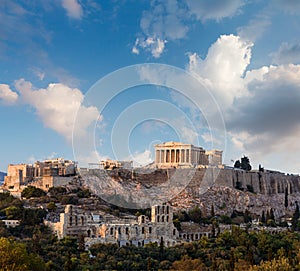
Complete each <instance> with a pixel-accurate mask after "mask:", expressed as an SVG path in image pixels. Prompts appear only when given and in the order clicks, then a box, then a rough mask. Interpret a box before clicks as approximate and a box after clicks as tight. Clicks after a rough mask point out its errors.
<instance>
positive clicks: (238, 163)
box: [233, 160, 241, 168]
mask: <svg viewBox="0 0 300 271" xmlns="http://www.w3.org/2000/svg"><path fill="white" fill-rule="evenodd" d="M233 167H235V168H241V162H240V160H236V161H235V163H234V166H233Z"/></svg>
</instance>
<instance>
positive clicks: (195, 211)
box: [188, 205, 202, 223]
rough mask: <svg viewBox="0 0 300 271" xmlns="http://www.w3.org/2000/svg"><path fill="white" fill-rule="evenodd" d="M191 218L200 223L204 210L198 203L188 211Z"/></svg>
mask: <svg viewBox="0 0 300 271" xmlns="http://www.w3.org/2000/svg"><path fill="white" fill-rule="evenodd" d="M188 215H189V217H190V219H191V220H192V221H193V222H195V223H200V222H201V218H202V212H201V210H200V208H199V206H198V205H196V206H194V207H193V208H192V209H190V210H189V211H188Z"/></svg>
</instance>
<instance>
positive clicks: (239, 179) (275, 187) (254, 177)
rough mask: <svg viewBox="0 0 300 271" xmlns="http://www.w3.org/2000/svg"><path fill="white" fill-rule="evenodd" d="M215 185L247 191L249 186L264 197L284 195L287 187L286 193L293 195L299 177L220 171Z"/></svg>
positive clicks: (277, 173)
mask: <svg viewBox="0 0 300 271" xmlns="http://www.w3.org/2000/svg"><path fill="white" fill-rule="evenodd" d="M208 170H209V169H208ZM215 185H216V186H220V185H221V186H228V187H232V188H235V187H237V186H239V187H240V188H242V189H243V190H247V186H248V187H249V186H251V187H252V188H253V190H254V192H255V193H259V194H264V195H273V194H278V193H284V191H285V188H286V187H287V188H288V193H289V194H293V193H297V192H300V177H299V176H298V175H291V174H284V173H280V172H270V171H266V172H253V171H251V172H246V171H243V170H236V169H221V170H220V172H219V175H218V177H217V179H216V182H215Z"/></svg>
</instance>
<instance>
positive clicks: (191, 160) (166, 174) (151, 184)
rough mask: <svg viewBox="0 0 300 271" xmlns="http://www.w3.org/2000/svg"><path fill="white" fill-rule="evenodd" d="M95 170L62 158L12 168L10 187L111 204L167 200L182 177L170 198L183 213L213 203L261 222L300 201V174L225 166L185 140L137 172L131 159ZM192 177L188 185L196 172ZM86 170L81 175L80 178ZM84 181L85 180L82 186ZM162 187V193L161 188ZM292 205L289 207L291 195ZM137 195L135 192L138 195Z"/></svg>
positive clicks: (217, 154)
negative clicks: (64, 192)
mask: <svg viewBox="0 0 300 271" xmlns="http://www.w3.org/2000/svg"><path fill="white" fill-rule="evenodd" d="M97 165H98V166H95V164H93V167H94V168H80V169H79V170H78V168H77V165H76V163H75V162H72V161H70V160H64V159H62V158H59V159H53V160H46V161H44V162H36V163H35V164H34V165H32V166H30V165H26V164H22V165H9V168H8V176H7V177H6V178H5V182H4V185H3V188H4V189H7V190H9V191H11V192H12V193H15V194H16V193H20V192H21V191H22V190H23V189H24V188H25V187H26V186H28V185H32V186H36V187H38V188H41V189H43V190H45V191H48V189H49V188H50V187H55V186H67V185H69V184H70V183H72V182H73V183H74V182H75V183H76V184H77V185H82V184H83V185H86V186H88V187H89V188H90V189H91V190H92V192H93V193H95V194H99V193H98V192H99V191H101V192H100V194H101V195H102V196H104V199H108V201H109V200H111V199H113V198H114V197H115V196H116V195H117V197H118V198H120V199H123V200H124V201H129V200H131V201H133V204H134V203H135V202H134V200H135V199H134V198H133V199H132V198H130V197H132V194H134V195H135V196H136V198H139V199H142V198H145V197H149V191H150V193H151V195H150V196H151V197H152V198H154V199H156V200H157V201H160V202H162V201H163V200H164V199H163V198H160V196H161V195H160V193H159V192H160V191H159V189H160V187H159V186H163V185H164V184H165V183H167V182H168V181H169V180H171V179H172V176H174V174H175V173H176V174H177V179H178V180H179V181H180V182H182V183H183V184H185V185H184V186H183V187H182V189H181V190H180V191H178V193H176V194H174V195H172V197H169V198H168V202H169V203H170V204H171V205H172V206H173V207H175V208H177V209H185V210H187V209H189V208H191V207H193V206H195V205H198V206H200V208H201V210H202V212H203V213H204V214H205V213H208V212H209V211H210V208H211V206H212V205H214V208H215V210H216V213H217V214H226V215H231V214H232V212H233V211H240V212H244V211H245V210H249V211H250V212H251V213H253V214H254V215H256V216H257V217H258V218H259V217H260V216H261V214H262V211H265V212H266V211H269V210H270V209H271V208H272V210H273V211H274V214H275V217H276V219H278V220H279V219H281V218H283V217H285V216H286V215H290V214H291V212H293V211H294V210H295V205H296V202H297V201H298V202H300V177H299V175H290V174H284V173H280V172H276V171H270V170H259V171H254V170H252V171H245V170H241V169H237V168H232V167H226V166H224V165H223V164H222V151H220V150H210V151H205V150H204V149H203V148H201V147H196V146H193V145H192V144H183V143H180V142H166V143H162V144H157V145H155V161H154V163H153V164H152V165H150V166H148V167H144V168H133V167H132V163H131V162H128V161H119V162H118V161H113V160H107V161H101V162H99V163H98V164H97ZM191 169H192V175H191V179H190V180H188V181H187V182H185V181H186V180H187V178H188V176H189V174H190V172H191ZM79 172H80V174H79ZM78 180H79V182H78ZM156 187H158V189H157V190H156ZM286 190H287V192H288V206H287V207H285V203H284V200H285V192H286ZM133 191H134V193H133Z"/></svg>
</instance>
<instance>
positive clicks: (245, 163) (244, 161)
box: [234, 155, 252, 171]
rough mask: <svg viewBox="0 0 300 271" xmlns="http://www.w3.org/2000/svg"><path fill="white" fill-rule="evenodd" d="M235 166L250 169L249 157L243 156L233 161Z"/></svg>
mask: <svg viewBox="0 0 300 271" xmlns="http://www.w3.org/2000/svg"><path fill="white" fill-rule="evenodd" d="M234 167H235V168H240V169H243V170H246V171H250V170H251V169H252V166H251V164H250V159H249V157H247V156H245V155H244V157H242V158H241V160H236V161H235V163H234Z"/></svg>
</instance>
